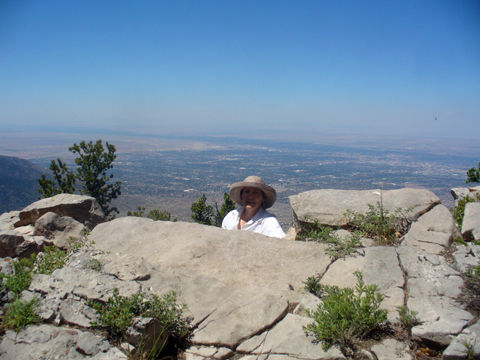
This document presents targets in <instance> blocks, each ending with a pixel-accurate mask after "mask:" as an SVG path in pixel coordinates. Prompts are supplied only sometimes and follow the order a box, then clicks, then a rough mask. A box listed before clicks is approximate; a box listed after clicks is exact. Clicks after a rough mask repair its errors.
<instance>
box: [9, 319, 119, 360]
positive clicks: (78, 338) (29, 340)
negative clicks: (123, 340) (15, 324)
mask: <svg viewBox="0 0 480 360" xmlns="http://www.w3.org/2000/svg"><path fill="white" fill-rule="evenodd" d="M110 350H111V347H110V345H109V344H108V342H106V341H104V340H103V339H101V338H100V337H98V336H95V335H93V334H90V333H85V332H82V331H80V330H77V329H67V328H63V327H55V326H51V325H38V326H36V325H34V326H29V327H27V328H26V329H25V330H23V331H21V332H19V333H18V334H17V333H15V332H13V331H7V332H6V333H5V336H4V337H3V339H2V342H1V344H0V354H1V356H0V358H1V359H2V360H14V359H22V360H23V359H25V360H38V359H85V358H87V355H91V354H97V355H96V357H93V358H95V359H97V360H100V359H108V357H104V356H106V355H107V354H108V353H109V352H110ZM87 352H88V353H89V354H87ZM111 354H118V352H116V351H113V352H112V353H111ZM98 355H100V356H98ZM97 356H98V357H97ZM102 356H103V357H102ZM88 358H90V357H88ZM110 359H112V360H113V359H117V357H110Z"/></svg>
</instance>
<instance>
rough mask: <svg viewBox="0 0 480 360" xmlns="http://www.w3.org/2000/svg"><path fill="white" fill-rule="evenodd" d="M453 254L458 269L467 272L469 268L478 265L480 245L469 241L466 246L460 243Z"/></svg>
mask: <svg viewBox="0 0 480 360" xmlns="http://www.w3.org/2000/svg"><path fill="white" fill-rule="evenodd" d="M452 255H453V258H454V259H455V265H456V266H457V267H458V269H459V270H460V271H461V272H467V271H468V269H469V268H471V267H475V266H477V265H478V264H479V262H480V245H475V244H473V243H468V245H467V246H464V245H460V244H459V245H457V250H456V251H455V252H454V253H453V254H452Z"/></svg>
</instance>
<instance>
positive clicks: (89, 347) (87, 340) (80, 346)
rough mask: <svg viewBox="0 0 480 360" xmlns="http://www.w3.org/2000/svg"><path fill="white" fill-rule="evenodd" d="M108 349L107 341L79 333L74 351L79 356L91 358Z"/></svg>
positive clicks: (92, 335)
mask: <svg viewBox="0 0 480 360" xmlns="http://www.w3.org/2000/svg"><path fill="white" fill-rule="evenodd" d="M108 349H110V344H109V343H108V341H106V340H105V339H102V338H101V337H100V336H97V335H94V334H92V333H90V332H83V333H80V334H79V335H78V337H77V347H76V350H77V351H78V352H79V353H81V354H84V355H90V356H93V355H96V354H98V353H99V352H101V351H107V350H108Z"/></svg>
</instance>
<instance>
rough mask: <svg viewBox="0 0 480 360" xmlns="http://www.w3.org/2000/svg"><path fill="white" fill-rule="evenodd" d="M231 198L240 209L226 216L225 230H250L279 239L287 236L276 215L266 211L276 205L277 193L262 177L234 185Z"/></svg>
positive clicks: (248, 179)
mask: <svg viewBox="0 0 480 360" xmlns="http://www.w3.org/2000/svg"><path fill="white" fill-rule="evenodd" d="M230 197H231V198H232V199H233V201H235V203H236V204H237V205H239V206H240V207H239V208H238V209H235V210H232V211H230V212H229V213H228V214H227V216H225V218H224V219H223V222H222V228H223V229H228V230H248V231H253V232H256V233H260V234H263V235H267V236H272V237H277V238H282V237H284V236H285V233H284V232H283V230H282V228H281V227H280V224H279V223H278V220H277V218H276V217H275V215H273V214H270V213H269V212H267V211H266V210H265V209H268V208H269V207H271V206H272V205H273V204H274V203H275V200H276V198H277V193H276V192H275V189H274V188H272V187H271V186H268V185H267V184H266V183H265V181H263V179H262V178H261V177H259V176H249V177H247V178H246V179H245V180H243V182H238V183H235V184H233V185H232V186H231V187H230Z"/></svg>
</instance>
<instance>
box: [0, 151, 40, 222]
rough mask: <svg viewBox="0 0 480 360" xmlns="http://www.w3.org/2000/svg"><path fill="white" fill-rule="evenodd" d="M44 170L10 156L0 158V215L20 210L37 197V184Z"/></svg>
mask: <svg viewBox="0 0 480 360" xmlns="http://www.w3.org/2000/svg"><path fill="white" fill-rule="evenodd" d="M45 171H46V170H45V169H42V168H41V167H40V166H37V165H35V164H34V163H32V162H30V161H28V160H24V159H20V158H16V157H11V156H0V213H3V212H7V211H12V210H20V209H22V208H24V207H25V206H27V205H29V204H31V203H32V202H34V201H36V200H37V199H38V197H39V195H40V194H39V193H38V182H37V180H38V179H39V178H40V176H41V175H42V173H44V172H45Z"/></svg>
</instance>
